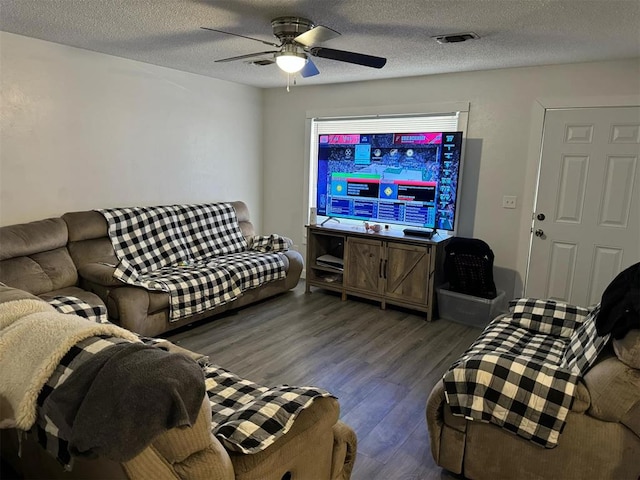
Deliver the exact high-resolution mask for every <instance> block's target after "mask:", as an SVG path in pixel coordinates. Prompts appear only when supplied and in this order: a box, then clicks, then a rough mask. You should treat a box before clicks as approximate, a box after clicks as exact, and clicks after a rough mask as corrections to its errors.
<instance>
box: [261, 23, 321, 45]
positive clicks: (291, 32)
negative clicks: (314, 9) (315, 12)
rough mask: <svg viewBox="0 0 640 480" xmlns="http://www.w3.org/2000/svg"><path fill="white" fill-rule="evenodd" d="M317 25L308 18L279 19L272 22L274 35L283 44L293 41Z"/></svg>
mask: <svg viewBox="0 0 640 480" xmlns="http://www.w3.org/2000/svg"><path fill="white" fill-rule="evenodd" d="M313 27H315V24H314V23H313V22H312V21H311V20H309V19H308V18H302V17H278V18H274V19H273V20H272V21H271V28H273V34H274V35H275V36H276V38H278V39H279V40H280V41H281V42H284V41H286V40H291V39H293V38H295V37H297V36H298V35H300V34H301V33H305V32H308V31H309V30H311V29H312V28H313Z"/></svg>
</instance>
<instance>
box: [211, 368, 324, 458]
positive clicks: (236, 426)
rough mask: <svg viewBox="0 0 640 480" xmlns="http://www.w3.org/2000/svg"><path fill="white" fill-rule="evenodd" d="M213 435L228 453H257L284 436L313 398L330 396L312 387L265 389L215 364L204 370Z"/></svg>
mask: <svg viewBox="0 0 640 480" xmlns="http://www.w3.org/2000/svg"><path fill="white" fill-rule="evenodd" d="M204 374H205V387H206V389H207V395H208V396H209V402H210V403H211V413H212V422H211V427H212V432H213V433H214V435H215V436H216V437H217V438H218V439H219V440H220V441H221V442H222V444H223V445H224V446H225V448H227V449H228V450H232V451H236V452H241V453H256V452H259V451H261V450H264V449H265V448H267V447H268V446H269V445H271V444H273V442H275V441H276V440H277V439H278V438H280V437H281V436H282V435H284V434H285V433H287V432H288V431H289V429H290V428H291V426H292V425H293V422H294V420H295V419H296V417H297V415H298V414H299V413H300V412H301V411H302V410H304V409H305V408H307V407H308V406H309V405H311V403H312V402H313V400H314V399H316V398H320V397H330V396H332V395H331V394H330V393H329V392H327V391H325V390H321V389H319V388H314V387H291V386H288V385H282V386H279V387H264V386H261V385H258V384H256V383H253V382H251V381H249V380H245V379H243V378H240V377H238V376H237V375H235V374H233V373H231V372H229V371H228V370H225V369H224V368H222V367H218V366H216V365H209V366H207V367H205V368H204Z"/></svg>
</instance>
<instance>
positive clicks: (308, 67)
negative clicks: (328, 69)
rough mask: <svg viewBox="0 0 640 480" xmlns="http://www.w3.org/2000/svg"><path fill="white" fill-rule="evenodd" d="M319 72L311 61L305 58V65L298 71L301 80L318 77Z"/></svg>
mask: <svg viewBox="0 0 640 480" xmlns="http://www.w3.org/2000/svg"><path fill="white" fill-rule="evenodd" d="M319 73H320V70H318V67H316V65H315V63H313V62H312V61H311V59H310V58H308V57H307V63H306V64H305V65H304V67H302V70H300V76H301V77H302V78H307V77H313V76H314V75H318V74H319Z"/></svg>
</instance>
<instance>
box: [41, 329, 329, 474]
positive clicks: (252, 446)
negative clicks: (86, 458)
mask: <svg viewBox="0 0 640 480" xmlns="http://www.w3.org/2000/svg"><path fill="white" fill-rule="evenodd" d="M139 338H140V340H141V341H142V342H143V343H144V344H146V345H151V346H157V347H158V348H163V345H164V344H166V343H167V341H166V340H163V339H157V338H151V337H143V336H139ZM122 342H127V340H124V339H120V338H114V337H107V336H100V337H90V338H87V339H85V340H83V341H81V342H78V343H77V344H76V345H75V346H74V347H73V348H71V350H70V351H69V353H68V354H67V355H66V356H65V357H64V358H63V359H62V360H61V361H60V363H59V364H58V366H57V368H56V370H55V372H54V373H53V375H51V377H50V378H49V380H48V381H47V383H46V385H45V387H44V388H43V389H42V392H41V393H40V395H39V397H38V417H37V421H36V424H35V425H34V427H33V429H32V431H33V432H34V433H35V435H36V436H37V438H38V442H39V443H40V445H41V446H42V447H43V448H44V449H45V450H46V451H48V452H49V453H50V454H51V455H52V456H54V457H55V458H56V459H57V460H58V461H59V462H60V463H61V464H62V465H65V468H66V469H67V470H71V469H72V467H73V457H72V456H71V454H70V453H69V449H68V448H69V443H68V439H65V438H61V436H60V431H59V430H58V428H57V427H56V425H55V423H54V422H53V421H52V420H51V419H50V418H48V417H46V416H44V415H41V414H40V413H41V412H42V411H43V410H44V405H45V402H47V399H48V398H49V396H50V395H51V393H52V392H53V391H54V389H55V388H57V387H59V386H60V385H62V384H63V383H64V382H65V380H66V379H67V378H69V376H70V375H72V374H73V371H74V370H75V369H77V368H78V367H79V366H80V365H81V364H82V363H84V362H86V361H87V360H88V359H89V358H90V357H91V356H93V355H95V354H97V353H98V352H100V351H102V350H104V349H105V348H109V347H111V346H113V345H116V344H119V343H122ZM201 367H202V369H203V372H204V375H205V387H206V389H207V395H208V397H209V402H210V404H211V411H212V424H211V429H212V432H213V433H214V435H216V437H217V438H218V439H219V440H220V441H221V442H222V443H223V444H224V446H225V447H226V448H227V449H229V450H232V451H236V452H242V453H256V452H259V451H262V450H264V449H265V448H267V447H268V446H269V445H271V444H273V442H275V441H276V440H277V439H278V438H279V437H281V436H282V435H284V434H285V433H287V432H288V431H289V429H290V428H291V426H292V425H293V423H294V421H295V419H296V417H297V416H298V415H299V414H300V412H302V411H303V410H304V409H305V408H308V407H309V406H310V405H311V404H312V402H313V400H314V399H316V398H320V397H329V396H332V395H331V394H330V393H329V392H327V391H325V390H321V389H318V388H314V387H291V386H286V385H284V386H279V387H273V388H269V387H264V386H261V385H258V384H256V383H253V382H250V381H249V380H245V379H243V378H241V377H238V376H237V375H234V374H233V373H231V372H229V371H228V370H225V369H224V368H221V367H218V366H215V365H209V364H208V363H207V364H206V365H201Z"/></svg>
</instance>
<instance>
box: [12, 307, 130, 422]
mask: <svg viewBox="0 0 640 480" xmlns="http://www.w3.org/2000/svg"><path fill="white" fill-rule="evenodd" d="M96 335H110V336H114V337H119V338H125V339H127V340H131V341H132V342H137V341H139V340H138V338H137V337H136V336H135V335H134V334H133V333H131V332H129V331H128V330H125V329H123V328H120V327H118V326H116V325H110V324H99V323H94V322H92V321H90V320H87V319H85V318H82V317H78V316H76V315H69V314H64V313H58V312H56V310H55V309H54V308H53V307H52V306H51V305H49V304H48V303H46V302H44V301H42V300H36V299H20V300H12V301H7V302H4V303H0V428H18V429H20V430H28V429H29V428H31V427H32V426H33V424H34V423H35V421H36V406H37V399H38V395H39V394H40V391H41V390H42V387H43V386H44V384H45V383H46V382H47V380H48V379H49V377H50V376H51V374H52V373H53V372H54V370H55V369H56V367H57V366H58V363H59V362H60V360H61V359H62V358H63V357H64V356H65V355H66V354H67V352H68V351H69V350H70V349H71V347H73V345H75V344H76V343H78V342H79V341H81V340H84V339H85V338H89V337H93V336H96Z"/></svg>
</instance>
